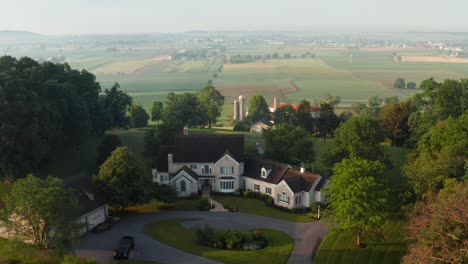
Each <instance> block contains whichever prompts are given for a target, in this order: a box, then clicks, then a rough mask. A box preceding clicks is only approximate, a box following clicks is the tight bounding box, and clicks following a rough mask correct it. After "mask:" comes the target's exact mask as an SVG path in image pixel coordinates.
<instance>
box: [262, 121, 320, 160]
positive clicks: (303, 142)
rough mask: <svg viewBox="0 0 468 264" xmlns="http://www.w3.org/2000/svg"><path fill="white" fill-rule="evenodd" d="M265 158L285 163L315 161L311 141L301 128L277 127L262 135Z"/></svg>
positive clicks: (265, 131)
mask: <svg viewBox="0 0 468 264" xmlns="http://www.w3.org/2000/svg"><path fill="white" fill-rule="evenodd" d="M262 137H263V140H264V142H265V156H266V157H268V158H271V159H274V160H278V161H281V162H285V163H292V164H296V165H297V164H300V163H310V162H313V161H314V159H315V153H314V146H313V141H312V140H311V137H310V135H309V134H308V133H307V131H305V130H304V129H303V128H302V127H300V126H298V127H293V126H289V125H279V126H278V127H277V128H276V129H270V128H269V129H267V130H264V131H263V133H262Z"/></svg>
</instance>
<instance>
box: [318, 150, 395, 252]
mask: <svg viewBox="0 0 468 264" xmlns="http://www.w3.org/2000/svg"><path fill="white" fill-rule="evenodd" d="M383 172H384V166H383V165H382V163H380V162H379V161H368V160H364V159H359V158H351V159H344V160H342V161H341V162H340V163H337V164H336V165H335V166H334V168H333V176H332V177H331V182H330V187H329V188H328V190H327V192H328V193H329V194H330V197H329V198H328V200H327V202H328V206H327V208H326V209H325V211H324V218H325V220H326V221H328V222H330V223H332V224H335V225H337V227H338V228H341V229H344V230H351V231H352V232H353V233H354V234H355V235H356V246H358V247H361V246H362V241H361V239H362V235H363V234H364V233H368V234H375V233H379V232H380V230H381V227H382V225H383V224H384V222H385V221H386V217H387V214H386V211H387V206H388V205H387V190H386V189H385V185H384V184H382V180H381V177H382V174H383Z"/></svg>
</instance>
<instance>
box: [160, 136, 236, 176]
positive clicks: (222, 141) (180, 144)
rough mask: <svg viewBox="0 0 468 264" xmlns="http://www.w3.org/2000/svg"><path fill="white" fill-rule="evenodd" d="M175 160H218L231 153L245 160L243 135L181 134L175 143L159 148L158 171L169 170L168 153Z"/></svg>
mask: <svg viewBox="0 0 468 264" xmlns="http://www.w3.org/2000/svg"><path fill="white" fill-rule="evenodd" d="M169 153H172V157H173V161H174V162H187V163H190V162H216V161H218V160H219V159H220V158H221V157H223V156H224V154H229V156H231V157H232V158H234V159H235V160H236V161H237V162H241V161H243V157H244V136H243V135H206V134H205V135H179V136H177V137H176V139H175V143H174V145H171V146H167V145H165V146H161V147H160V149H159V161H158V164H156V165H157V168H158V171H167V170H168V168H167V166H168V164H167V154H169Z"/></svg>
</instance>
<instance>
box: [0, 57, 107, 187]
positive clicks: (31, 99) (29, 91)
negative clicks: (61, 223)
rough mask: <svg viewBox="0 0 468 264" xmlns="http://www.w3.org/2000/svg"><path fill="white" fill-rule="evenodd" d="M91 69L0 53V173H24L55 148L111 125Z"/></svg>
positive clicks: (84, 138)
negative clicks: (75, 67) (41, 61)
mask: <svg viewBox="0 0 468 264" xmlns="http://www.w3.org/2000/svg"><path fill="white" fill-rule="evenodd" d="M100 91H101V87H100V85H99V83H97V82H96V77H95V76H94V75H92V74H91V73H89V72H87V71H84V70H83V71H77V70H73V69H71V68H70V66H69V65H67V64H53V63H50V62H44V63H38V62H36V61H34V60H32V59H31V58H27V57H23V58H21V59H15V58H13V57H9V56H3V57H0V177H12V178H16V177H20V176H24V175H25V174H26V173H28V172H31V171H34V170H36V169H38V167H40V166H41V165H43V164H45V163H46V162H47V160H48V158H49V157H51V156H52V155H51V154H52V153H53V152H56V151H60V150H62V149H63V148H66V147H69V146H76V145H79V144H81V143H82V142H83V141H84V140H86V139H87V137H88V136H89V135H92V134H100V133H102V132H104V131H105V130H106V129H107V128H109V126H110V120H111V118H110V114H109V112H108V109H107V108H106V107H105V104H104V102H107V101H108V100H107V96H106V95H101V96H99V94H100Z"/></svg>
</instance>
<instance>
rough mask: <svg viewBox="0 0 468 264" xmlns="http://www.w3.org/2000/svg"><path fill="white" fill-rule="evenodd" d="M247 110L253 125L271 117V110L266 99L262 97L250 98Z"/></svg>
mask: <svg viewBox="0 0 468 264" xmlns="http://www.w3.org/2000/svg"><path fill="white" fill-rule="evenodd" d="M247 109H248V112H249V114H248V116H247V118H248V120H249V121H250V122H252V123H254V122H257V121H259V120H261V119H262V118H265V117H267V116H268V115H270V108H268V104H267V103H266V101H265V98H263V96H261V95H255V96H253V97H252V98H250V100H249V105H248V107H247Z"/></svg>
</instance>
